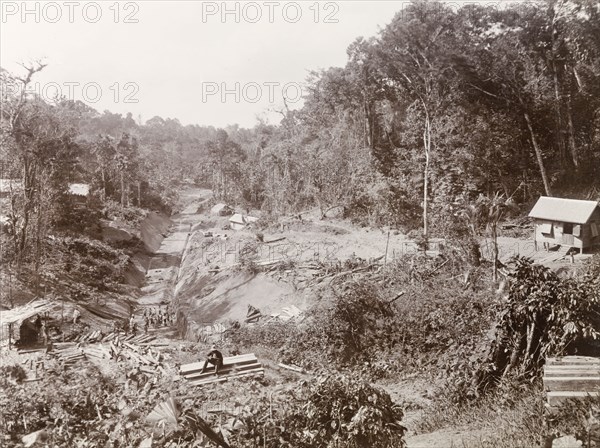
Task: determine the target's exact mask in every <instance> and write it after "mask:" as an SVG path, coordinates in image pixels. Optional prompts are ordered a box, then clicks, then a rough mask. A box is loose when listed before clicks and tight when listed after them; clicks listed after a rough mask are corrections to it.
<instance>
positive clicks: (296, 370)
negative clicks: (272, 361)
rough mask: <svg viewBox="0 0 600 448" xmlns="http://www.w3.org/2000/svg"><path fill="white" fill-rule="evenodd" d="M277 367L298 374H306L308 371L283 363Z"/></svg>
mask: <svg viewBox="0 0 600 448" xmlns="http://www.w3.org/2000/svg"><path fill="white" fill-rule="evenodd" d="M277 365H278V366H279V367H281V368H283V369H287V370H292V371H294V372H298V373H306V371H305V370H304V369H303V368H302V367H299V366H290V365H288V364H284V363H282V362H280V363H279V364H277Z"/></svg>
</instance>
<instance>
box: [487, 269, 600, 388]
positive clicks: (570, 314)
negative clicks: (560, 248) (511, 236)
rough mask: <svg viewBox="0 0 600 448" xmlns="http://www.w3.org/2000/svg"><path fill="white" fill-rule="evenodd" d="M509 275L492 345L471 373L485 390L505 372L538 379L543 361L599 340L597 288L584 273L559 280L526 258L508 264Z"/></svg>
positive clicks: (599, 314)
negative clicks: (504, 299) (513, 372)
mask: <svg viewBox="0 0 600 448" xmlns="http://www.w3.org/2000/svg"><path fill="white" fill-rule="evenodd" d="M514 263H515V270H514V272H512V273H511V274H510V276H509V278H510V286H509V291H508V296H507V299H506V302H504V303H503V304H502V305H503V309H502V310H501V313H500V320H499V323H498V326H497V328H498V330H497V333H496V340H495V341H494V343H493V346H492V350H491V351H490V354H489V356H488V358H487V359H486V360H485V362H484V363H482V365H481V366H480V367H479V369H478V372H477V382H478V388H479V389H480V390H482V389H485V388H486V387H487V386H489V385H492V384H493V383H494V382H495V381H497V379H498V378H499V377H500V376H502V375H505V374H507V373H508V372H510V371H513V370H514V371H516V372H517V374H521V375H525V376H527V377H535V376H539V375H540V374H541V369H542V366H543V364H544V362H545V359H546V357H548V356H556V355H562V354H565V353H568V351H569V349H570V348H571V347H574V345H575V343H577V342H579V341H585V340H589V339H593V340H596V339H598V338H599V337H600V333H599V332H598V331H597V330H596V328H598V317H597V316H600V289H598V288H597V285H595V282H596V281H597V278H594V277H593V275H594V274H593V273H592V274H590V273H589V272H588V273H587V274H585V275H584V276H583V277H581V278H565V279H561V278H560V277H559V276H558V275H557V274H556V273H555V272H553V271H552V270H551V269H549V268H547V267H545V266H541V265H536V264H533V262H532V261H531V260H529V259H527V258H522V257H516V258H515V259H514Z"/></svg>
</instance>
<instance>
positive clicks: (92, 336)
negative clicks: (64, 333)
mask: <svg viewBox="0 0 600 448" xmlns="http://www.w3.org/2000/svg"><path fill="white" fill-rule="evenodd" d="M103 337H104V334H103V333H102V332H101V331H100V330H96V331H91V332H89V333H86V334H82V335H80V336H79V337H78V338H77V339H75V341H76V342H99V341H101V340H102V338H103Z"/></svg>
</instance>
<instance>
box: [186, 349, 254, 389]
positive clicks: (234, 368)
mask: <svg viewBox="0 0 600 448" xmlns="http://www.w3.org/2000/svg"><path fill="white" fill-rule="evenodd" d="M203 365H204V361H202V362H194V363H191V364H185V365H182V366H181V368H180V375H181V376H182V377H184V378H185V379H187V380H188V381H189V382H190V384H191V385H192V386H203V385H205V384H211V383H222V382H224V381H228V380H229V379H231V378H240V377H245V376H255V375H264V373H265V369H264V367H263V366H262V364H261V363H260V362H258V359H257V358H256V355H255V354H254V353H250V354H247V355H239V356H231V357H229V358H223V367H221V369H219V374H218V375H215V373H214V372H215V366H213V365H212V364H209V365H208V366H207V367H206V371H205V372H204V373H200V372H201V370H202V366H203Z"/></svg>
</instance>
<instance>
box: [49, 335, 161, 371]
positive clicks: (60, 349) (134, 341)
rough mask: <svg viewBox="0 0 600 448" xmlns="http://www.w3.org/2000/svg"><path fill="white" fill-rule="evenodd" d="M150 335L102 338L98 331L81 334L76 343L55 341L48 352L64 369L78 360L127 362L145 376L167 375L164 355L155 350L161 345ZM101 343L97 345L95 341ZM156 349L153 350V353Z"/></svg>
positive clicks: (107, 336)
mask: <svg viewBox="0 0 600 448" xmlns="http://www.w3.org/2000/svg"><path fill="white" fill-rule="evenodd" d="M154 339H155V337H154V336H152V335H146V334H142V335H139V336H134V335H129V336H127V335H125V333H110V334H108V335H106V336H102V334H101V333H100V332H99V331H94V332H92V333H88V334H86V335H82V336H81V337H79V339H78V340H77V341H75V342H56V343H54V344H53V346H54V350H53V351H52V352H51V354H53V355H54V356H55V357H56V358H57V359H58V360H59V361H61V362H62V363H63V365H64V367H65V368H67V367H70V366H72V365H73V364H75V363H77V362H79V361H81V360H89V361H93V360H115V361H120V360H129V361H131V362H133V363H134V364H135V365H137V366H138V367H140V369H142V370H143V371H144V372H145V373H156V372H157V371H160V372H162V373H164V374H166V373H167V372H166V371H165V369H164V366H163V365H162V360H163V356H162V355H161V353H160V352H159V351H158V347H161V346H164V344H160V343H156V342H154ZM96 341H100V342H96ZM153 349H155V351H153Z"/></svg>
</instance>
